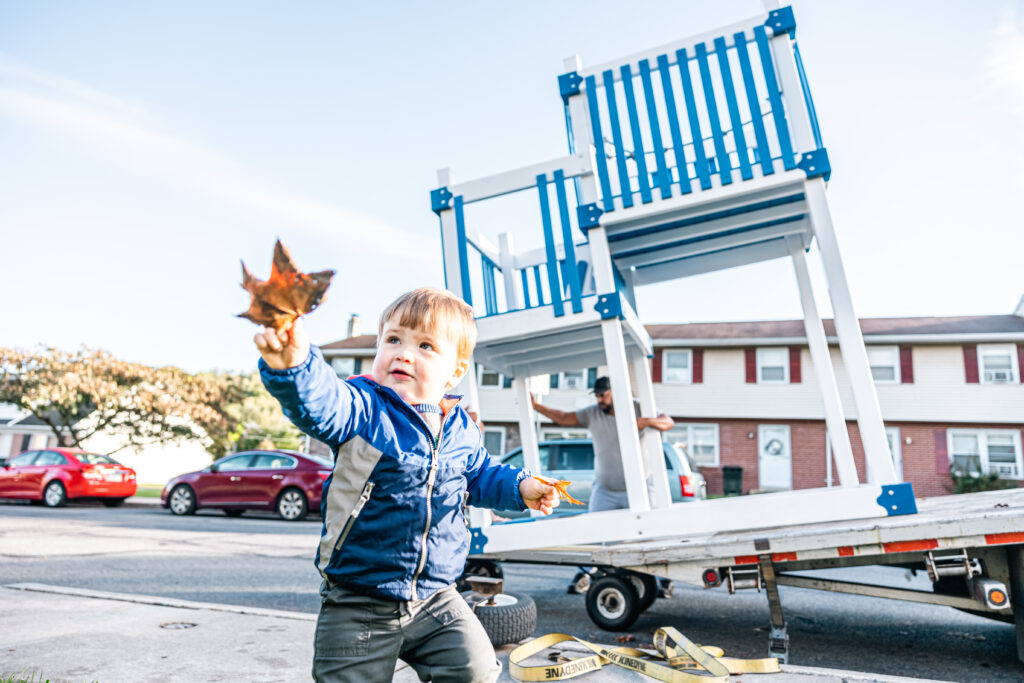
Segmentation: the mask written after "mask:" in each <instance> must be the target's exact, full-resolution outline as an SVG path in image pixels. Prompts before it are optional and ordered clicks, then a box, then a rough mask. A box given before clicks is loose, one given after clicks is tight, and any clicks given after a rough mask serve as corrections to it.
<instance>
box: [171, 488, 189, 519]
mask: <svg viewBox="0 0 1024 683" xmlns="http://www.w3.org/2000/svg"><path fill="white" fill-rule="evenodd" d="M191 506H192V494H191V493H189V492H188V489H185V488H178V489H174V491H173V492H172V493H171V512H173V513H174V514H176V515H183V514H185V513H186V512H188V509H189V508H190V507H191Z"/></svg>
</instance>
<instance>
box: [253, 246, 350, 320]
mask: <svg viewBox="0 0 1024 683" xmlns="http://www.w3.org/2000/svg"><path fill="white" fill-rule="evenodd" d="M332 277H334V271H333V270H324V271H320V272H319V273H303V272H301V271H299V269H298V267H297V266H296V265H295V261H293V260H292V256H291V254H289V253H288V250H287V249H285V247H284V245H283V244H281V240H278V241H277V242H276V243H275V244H274V262H273V263H272V264H271V266H270V277H269V278H268V279H267V280H260V279H259V278H257V277H255V276H254V275H253V274H252V273H250V272H249V269H248V268H246V267H245V262H242V289H244V290H245V291H247V292H249V294H250V295H251V296H252V300H251V302H250V304H249V310H247V311H246V312H245V313H239V314H238V317H239V318H245V319H246V320H251V321H252V322H254V323H256V324H257V325H262V326H264V327H273V328H274V329H275V330H277V331H278V332H280V331H281V330H283V329H286V328H287V327H288V326H289V325H291V324H292V323H293V322H295V319H296V318H298V317H299V316H300V315H305V314H306V313H309V312H310V311H312V310H313V309H315V308H316V307H317V306H319V305H320V303H321V302H322V301H323V299H324V294H325V293H326V292H327V287H328V286H330V284H331V278H332Z"/></svg>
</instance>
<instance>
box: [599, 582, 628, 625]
mask: <svg viewBox="0 0 1024 683" xmlns="http://www.w3.org/2000/svg"><path fill="white" fill-rule="evenodd" d="M596 605H597V611H598V612H600V613H601V616H602V617H604V618H605V619H619V618H620V617H622V615H623V614H625V613H626V598H625V596H624V595H623V594H622V591H620V590H619V589H618V588H611V587H608V588H602V589H601V590H600V592H598V594H597V602H596Z"/></svg>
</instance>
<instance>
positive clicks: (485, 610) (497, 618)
mask: <svg viewBox="0 0 1024 683" xmlns="http://www.w3.org/2000/svg"><path fill="white" fill-rule="evenodd" d="M462 597H464V598H466V601H467V602H469V604H470V605H473V604H476V607H475V608H474V610H473V611H474V612H475V613H476V618H477V619H479V620H480V623H481V624H483V627H484V630H485V631H487V637H488V638H490V639H491V645H494V646H495V647H497V646H499V645H506V644H508V643H518V642H519V641H520V640H523V639H525V638H529V637H530V636H532V635H533V631H534V629H536V628H537V605H536V603H534V601H533V598H531V597H530V596H529V595H527V594H526V593H499V594H498V595H495V596H494V604H493V605H488V604H487V603H486V598H483V597H482V596H480V595H479V594H477V593H475V592H474V591H465V592H463V593H462Z"/></svg>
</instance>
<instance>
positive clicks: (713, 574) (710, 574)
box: [701, 569, 722, 588]
mask: <svg viewBox="0 0 1024 683" xmlns="http://www.w3.org/2000/svg"><path fill="white" fill-rule="evenodd" d="M701 578H702V579H703V580H704V587H705V588H714V587H715V586H720V585H722V575H721V574H719V573H718V570H716V569H705V570H704V573H703V574H702V575H701Z"/></svg>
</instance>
